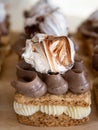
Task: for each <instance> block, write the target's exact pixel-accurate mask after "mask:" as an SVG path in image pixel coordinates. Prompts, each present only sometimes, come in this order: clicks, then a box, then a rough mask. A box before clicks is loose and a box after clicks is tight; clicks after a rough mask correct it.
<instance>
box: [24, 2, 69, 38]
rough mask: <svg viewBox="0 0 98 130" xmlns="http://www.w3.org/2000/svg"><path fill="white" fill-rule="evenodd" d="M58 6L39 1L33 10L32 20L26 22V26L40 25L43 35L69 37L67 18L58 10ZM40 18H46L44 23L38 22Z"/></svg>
mask: <svg viewBox="0 0 98 130" xmlns="http://www.w3.org/2000/svg"><path fill="white" fill-rule="evenodd" d="M56 9H57V6H52V5H51V4H50V2H49V1H46V0H43V1H39V2H38V3H37V4H36V5H35V6H34V7H33V8H32V9H31V10H30V16H32V17H31V18H27V19H26V20H25V26H31V25H33V24H37V23H39V28H40V29H41V31H42V32H43V33H46V34H49V35H54V36H63V35H64V36H67V35H68V25H67V22H66V19H65V16H64V15H63V14H62V13H61V12H60V9H59V10H56ZM39 16H44V21H43V22H41V23H40V22H38V21H36V18H37V17H39Z"/></svg>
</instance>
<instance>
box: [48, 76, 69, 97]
mask: <svg viewBox="0 0 98 130" xmlns="http://www.w3.org/2000/svg"><path fill="white" fill-rule="evenodd" d="M45 82H46V84H47V89H48V92H50V93H52V94H56V95H61V94H65V93H66V92H67V91H68V83H67V82H66V81H65V80H64V79H63V77H62V76H61V75H60V74H56V75H49V74H48V75H47V76H46V80H45Z"/></svg>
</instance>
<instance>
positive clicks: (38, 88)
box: [11, 72, 47, 98]
mask: <svg viewBox="0 0 98 130" xmlns="http://www.w3.org/2000/svg"><path fill="white" fill-rule="evenodd" d="M11 84H12V86H13V87H14V88H15V89H16V90H17V91H18V92H19V93H21V94H24V95H26V96H29V97H33V98H38V97H41V96H43V95H45V93H46V92H47V87H46V84H45V83H44V82H43V81H41V79H40V78H39V77H38V76H37V74H36V73H35V72H33V77H32V80H31V81H28V82H26V81H19V80H15V81H13V82H12V83H11Z"/></svg>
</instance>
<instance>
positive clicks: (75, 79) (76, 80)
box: [64, 69, 90, 94]
mask: <svg viewBox="0 0 98 130" xmlns="http://www.w3.org/2000/svg"><path fill="white" fill-rule="evenodd" d="M64 79H65V80H66V81H67V82H68V86H69V90H71V91H72V92H73V93H77V94H78V93H79V94H80V93H84V92H86V91H88V90H89V89H90V83H89V81H88V77H87V75H86V74H85V73H84V72H83V71H81V70H78V69H72V70H69V71H68V72H67V73H66V74H65V76H64Z"/></svg>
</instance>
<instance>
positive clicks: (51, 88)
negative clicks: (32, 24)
mask: <svg viewBox="0 0 98 130" xmlns="http://www.w3.org/2000/svg"><path fill="white" fill-rule="evenodd" d="M22 57H23V59H24V61H20V62H19V63H18V64H17V65H16V74H17V80H14V81H13V82H12V83H11V84H12V86H13V87H14V88H15V89H16V93H15V98H14V103H13V107H14V111H15V113H16V114H17V119H18V121H19V122H20V123H22V124H26V125H32V126H71V125H79V124H82V123H85V122H87V121H88V119H89V115H90V113H91V94H90V87H91V84H90V82H89V79H88V76H87V73H86V71H85V67H84V64H83V61H82V60H81V59H80V58H78V57H75V49H74V44H73V42H72V40H70V39H69V38H68V37H66V36H52V35H47V34H36V35H35V36H34V37H32V39H28V40H26V47H25V50H24V52H23V53H22Z"/></svg>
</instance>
